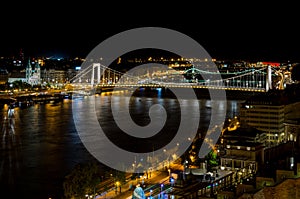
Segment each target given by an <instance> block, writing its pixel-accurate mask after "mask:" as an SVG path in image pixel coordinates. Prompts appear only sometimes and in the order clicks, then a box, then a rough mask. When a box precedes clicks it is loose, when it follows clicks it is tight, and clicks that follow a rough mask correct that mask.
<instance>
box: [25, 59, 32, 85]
mask: <svg viewBox="0 0 300 199" xmlns="http://www.w3.org/2000/svg"><path fill="white" fill-rule="evenodd" d="M31 75H32V66H31V63H30V58H28V63H27V65H26V81H27V83H29V84H30V78H31Z"/></svg>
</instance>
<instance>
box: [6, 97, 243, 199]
mask: <svg viewBox="0 0 300 199" xmlns="http://www.w3.org/2000/svg"><path fill="white" fill-rule="evenodd" d="M90 97H91V96H90ZM96 97H97V98H99V99H101V102H102V103H101V104H100V105H99V107H98V108H99V109H103V110H106V107H108V106H110V103H109V101H110V100H109V98H110V97H111V95H110V93H106V94H101V95H99V96H96ZM73 100H75V99H73ZM77 100H85V99H84V98H83V99H77ZM142 102H146V103H147V106H151V104H157V103H160V104H163V105H164V106H165V107H166V108H167V109H168V113H170V114H171V115H173V116H175V115H178V114H179V113H178V107H177V106H178V104H177V103H174V99H171V98H164V97H163V96H155V97H149V96H139V97H133V100H131V103H132V104H131V106H130V107H131V108H130V113H131V115H138V117H136V118H137V119H136V120H135V121H136V123H138V124H139V123H140V124H142V123H143V121H141V120H143V118H145V117H144V116H143V115H146V114H147V113H143V110H144V109H141V108H137V107H140V106H141V103H142ZM240 102H241V101H240V100H228V101H227V102H224V103H226V104H227V109H226V110H224V111H226V117H227V118H232V117H234V116H236V115H238V112H239V103H240ZM193 103H194V102H189V104H191V106H193ZM199 107H200V111H201V117H202V118H203V120H202V121H204V122H202V127H204V128H205V125H206V123H207V122H205V121H209V120H210V111H211V107H210V100H208V99H199ZM100 117H101V118H99V120H101V123H102V124H109V123H110V120H111V119H112V118H111V117H105V114H102V115H101V116H100ZM179 117H180V116H179ZM139 120H140V121H139ZM0 124H1V132H0V138H1V145H0V149H1V152H0V193H1V195H2V196H3V195H6V196H7V197H9V198H17V197H22V198H31V199H43V198H45V199H46V198H52V199H56V198H62V197H63V188H62V183H63V180H64V176H65V175H67V174H68V173H69V172H70V171H71V169H72V168H73V167H74V166H75V165H76V164H78V163H81V162H86V161H89V160H94V157H93V156H92V155H91V154H90V153H89V152H88V151H87V150H86V148H85V147H84V146H83V144H82V142H81V140H80V138H79V135H78V134H77V131H76V127H75V125H74V121H73V114H72V100H70V99H65V100H63V101H62V102H59V103H57V104H51V103H48V104H34V105H32V106H30V107H27V108H23V109H22V108H18V107H16V108H14V109H9V108H8V106H7V105H4V106H3V107H2V109H1V114H0ZM200 126H201V125H200ZM110 133H111V134H113V133H114V132H110ZM115 137H117V136H115ZM116 139H117V138H116ZM116 142H118V140H117V141H116ZM106 168H107V167H106V166H104V165H103V171H104V170H105V169H106Z"/></svg>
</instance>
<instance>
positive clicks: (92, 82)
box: [91, 63, 101, 86]
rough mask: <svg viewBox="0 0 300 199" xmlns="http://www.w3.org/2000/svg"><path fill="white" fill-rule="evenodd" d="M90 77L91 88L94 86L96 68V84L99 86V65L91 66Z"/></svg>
mask: <svg viewBox="0 0 300 199" xmlns="http://www.w3.org/2000/svg"><path fill="white" fill-rule="evenodd" d="M92 67H93V69H92V77H91V86H94V83H95V68H97V84H100V80H101V68H100V63H93V65H92Z"/></svg>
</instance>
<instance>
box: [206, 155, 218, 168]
mask: <svg viewBox="0 0 300 199" xmlns="http://www.w3.org/2000/svg"><path fill="white" fill-rule="evenodd" d="M205 160H206V161H207V170H208V171H211V170H212V168H213V167H216V166H218V164H219V163H218V155H217V152H216V151H214V150H211V151H210V152H209V153H208V154H207V155H206V156H205Z"/></svg>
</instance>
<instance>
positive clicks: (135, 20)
mask: <svg viewBox="0 0 300 199" xmlns="http://www.w3.org/2000/svg"><path fill="white" fill-rule="evenodd" d="M96 3H97V2H96ZM6 4H8V5H5V6H2V12H1V14H0V22H1V23H0V28H1V29H0V30H1V35H0V44H1V45H0V56H6V55H15V54H17V53H18V51H19V49H21V48H22V49H23V50H24V54H25V56H82V57H85V56H87V55H88V53H89V52H90V51H91V50H92V49H93V48H94V47H96V46H97V45H98V44H99V43H101V42H102V41H103V40H105V39H107V38H109V37H110V36H113V35H114V34H117V33H119V32H122V31H125V30H128V29H132V28H138V27H146V26H155V27H165V28H170V29H174V30H177V31H180V32H182V33H184V34H186V35H188V36H190V37H192V38H193V39H195V40H196V41H198V43H199V44H200V45H202V46H203V47H204V49H206V51H207V52H208V53H209V54H210V55H211V57H213V58H217V59H235V60H237V59H247V60H267V61H288V60H289V61H299V60H300V49H299V46H300V39H299V38H300V37H299V35H300V34H298V30H297V29H298V26H299V21H298V20H299V18H300V17H299V16H298V15H299V14H297V13H298V11H297V10H296V8H297V6H294V5H287V6H284V5H282V4H278V5H276V8H273V7H272V6H273V5H272V6H270V5H267V6H264V7H263V6H262V5H246V4H245V5H244V4H243V5H235V6H237V7H232V6H227V7H225V6H223V5H220V6H218V5H211V6H208V5H205V6H206V7H204V5H203V6H201V5H193V4H191V3H189V4H188V3H187V4H186V5H185V4H183V3H181V4H180V5H179V4H178V5H177V4H175V3H173V4H172V5H171V7H170V8H168V9H165V8H163V9H159V7H160V4H158V3H157V4H155V2H154V1H153V2H151V3H150V2H144V3H143V4H140V5H138V6H140V7H138V8H136V7H131V6H129V7H128V8H125V7H123V4H122V5H119V4H117V3H115V4H114V5H113V6H107V5H104V4H102V3H101V2H99V4H88V3H86V4H83V3H82V4H81V3H78V4H77V5H75V3H72V4H66V5H65V4H62V3H55V2H53V1H49V2H47V1H43V3H42V4H40V5H36V4H33V3H31V4H32V5H28V4H26V3H24V2H23V3H22V4H20V3H16V2H12V3H6ZM149 4H150V5H152V6H151V7H150V8H149V9H146V7H148V5H149ZM207 6H208V7H207Z"/></svg>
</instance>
